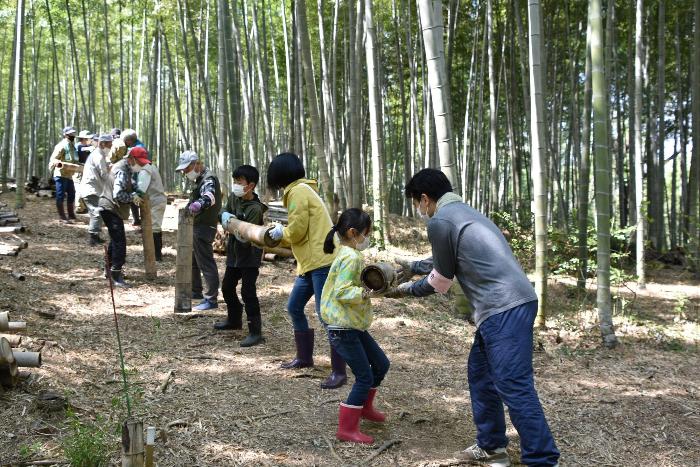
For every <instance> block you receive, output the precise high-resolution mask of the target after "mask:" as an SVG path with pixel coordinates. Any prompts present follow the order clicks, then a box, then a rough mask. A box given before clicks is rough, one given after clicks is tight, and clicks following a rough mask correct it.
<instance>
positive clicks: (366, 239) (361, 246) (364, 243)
mask: <svg viewBox="0 0 700 467" xmlns="http://www.w3.org/2000/svg"><path fill="white" fill-rule="evenodd" d="M362 237H363V238H364V240H362V241H361V242H360V243H358V244H357V245H355V249H357V250H358V251H362V250H366V249H367V248H369V237H365V236H364V235H363V236H362Z"/></svg>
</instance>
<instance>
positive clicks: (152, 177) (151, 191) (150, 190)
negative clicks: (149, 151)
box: [132, 148, 168, 261]
mask: <svg viewBox="0 0 700 467" xmlns="http://www.w3.org/2000/svg"><path fill="white" fill-rule="evenodd" d="M135 149H136V148H134V149H132V151H134V150H135ZM136 193H138V195H139V196H141V197H143V196H144V195H148V199H149V201H150V204H151V226H152V229H153V244H154V246H155V250H156V261H163V230H162V226H163V215H164V214H165V206H166V205H167V204H168V198H167V196H165V188H163V179H162V178H161V177H160V173H159V172H158V167H156V166H155V165H153V164H152V163H150V162H149V163H147V164H146V165H144V166H143V168H142V169H141V171H140V172H138V173H137V174H136Z"/></svg>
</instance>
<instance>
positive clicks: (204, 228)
mask: <svg viewBox="0 0 700 467" xmlns="http://www.w3.org/2000/svg"><path fill="white" fill-rule="evenodd" d="M214 237H216V227H211V226H208V225H195V226H194V228H193V238H192V292H194V293H196V294H202V295H204V298H206V299H207V300H209V301H210V302H212V303H216V302H217V297H218V295H219V270H218V269H217V267H216V261H215V260H214V248H213V246H212V243H213V242H214ZM202 276H204V287H202Z"/></svg>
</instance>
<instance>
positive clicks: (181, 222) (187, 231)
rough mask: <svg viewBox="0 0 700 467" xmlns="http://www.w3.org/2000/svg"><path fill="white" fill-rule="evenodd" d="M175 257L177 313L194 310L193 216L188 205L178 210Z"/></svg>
mask: <svg viewBox="0 0 700 467" xmlns="http://www.w3.org/2000/svg"><path fill="white" fill-rule="evenodd" d="M177 219H178V222H177V257H176V258H175V313H189V312H190V311H192V220H193V219H192V216H191V215H190V214H189V212H188V211H187V207H185V206H182V207H181V208H180V209H179V211H178V218H177Z"/></svg>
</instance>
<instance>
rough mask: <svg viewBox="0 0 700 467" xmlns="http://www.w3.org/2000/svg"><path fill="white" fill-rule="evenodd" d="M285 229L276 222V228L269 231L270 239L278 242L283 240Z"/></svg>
mask: <svg viewBox="0 0 700 467" xmlns="http://www.w3.org/2000/svg"><path fill="white" fill-rule="evenodd" d="M283 229H284V227H282V224H280V223H279V222H275V226H274V227H273V228H272V229H271V230H270V231H269V235H270V238H271V239H273V240H275V241H277V240H282V236H283V235H284V232H283Z"/></svg>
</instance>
